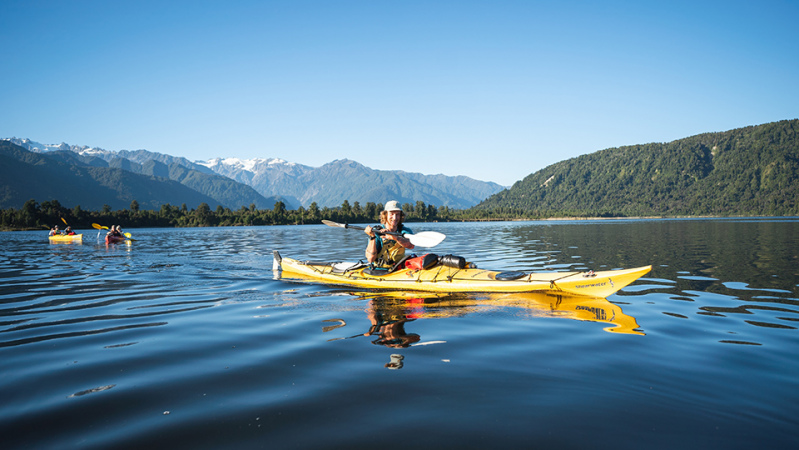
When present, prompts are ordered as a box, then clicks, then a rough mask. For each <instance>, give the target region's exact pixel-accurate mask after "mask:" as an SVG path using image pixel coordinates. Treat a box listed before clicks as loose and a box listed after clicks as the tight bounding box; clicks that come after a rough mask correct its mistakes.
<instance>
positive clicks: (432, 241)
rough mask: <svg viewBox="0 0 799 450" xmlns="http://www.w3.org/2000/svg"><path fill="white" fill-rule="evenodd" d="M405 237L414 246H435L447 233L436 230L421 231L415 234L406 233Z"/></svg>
mask: <svg viewBox="0 0 799 450" xmlns="http://www.w3.org/2000/svg"><path fill="white" fill-rule="evenodd" d="M405 237H406V238H408V240H409V241H411V244H413V245H414V247H428V248H429V247H435V246H436V245H438V244H440V243H441V241H443V240H444V239H445V238H446V237H447V235H445V234H444V233H439V232H438V231H422V232H421V233H417V234H406V235H405Z"/></svg>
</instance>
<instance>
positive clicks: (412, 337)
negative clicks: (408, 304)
mask: <svg viewBox="0 0 799 450" xmlns="http://www.w3.org/2000/svg"><path fill="white" fill-rule="evenodd" d="M366 315H367V317H368V318H369V322H371V323H372V326H371V327H370V328H369V331H367V332H366V333H364V334H363V335H364V336H375V335H376V336H377V339H375V340H374V341H372V344H375V345H384V346H386V347H391V348H405V347H409V346H410V345H411V344H413V343H415V342H419V339H420V336H419V335H418V334H416V333H408V332H406V331H405V324H406V323H407V322H411V321H414V320H416V319H413V318H410V317H408V315H407V314H405V313H404V311H402V310H398V309H389V310H381V308H380V307H379V305H378V304H375V300H371V301H370V302H369V307H368V308H367V309H366Z"/></svg>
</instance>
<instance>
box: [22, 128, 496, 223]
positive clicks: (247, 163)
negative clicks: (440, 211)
mask: <svg viewBox="0 0 799 450" xmlns="http://www.w3.org/2000/svg"><path fill="white" fill-rule="evenodd" d="M7 140H8V141H10V142H12V143H14V144H16V145H19V146H21V147H23V148H25V149H27V150H29V151H32V152H36V153H48V152H55V151H71V152H74V153H77V154H79V155H81V156H82V157H84V158H99V159H102V160H103V161H106V162H107V164H108V166H109V167H115V168H120V169H123V170H128V171H133V172H136V173H143V174H148V175H155V176H161V177H168V178H170V179H173V180H176V181H180V182H181V183H183V184H187V185H191V186H192V187H193V188H197V185H198V184H199V185H206V184H207V183H205V182H201V183H198V181H197V180H198V178H202V177H200V175H199V174H205V175H206V176H211V175H213V176H222V177H225V178H226V179H229V180H232V181H234V182H237V183H240V184H243V185H246V186H247V187H249V188H251V189H254V190H255V191H256V192H257V194H259V195H260V196H262V197H264V198H266V199H269V200H268V201H272V200H271V199H274V198H279V199H281V200H282V201H284V203H286V206H288V207H289V208H292V209H293V208H296V207H298V206H300V205H303V206H306V207H307V206H309V205H310V204H311V203H314V202H315V203H316V204H317V205H318V206H319V207H325V206H327V207H337V206H340V205H341V204H342V203H343V202H344V200H348V201H350V202H355V201H357V202H361V203H366V202H374V203H385V202H386V201H387V200H390V199H393V200H397V201H399V202H400V203H412V204H415V203H416V202H417V201H422V202H424V203H426V204H428V205H435V206H447V207H450V208H459V209H464V208H469V207H472V206H474V205H476V204H478V203H479V202H481V201H482V200H484V199H486V198H488V197H489V196H491V195H493V194H495V193H497V192H499V191H501V190H503V189H504V188H503V187H502V186H500V185H498V184H496V183H490V182H484V181H478V180H474V179H471V178H468V177H463V176H458V177H450V176H444V175H424V174H421V173H408V172H403V171H384V170H374V169H370V168H368V167H366V166H363V165H362V164H359V163H357V162H356V161H350V160H346V159H343V160H336V161H332V162H330V163H327V164H325V165H323V166H321V167H311V166H306V165H302V164H297V163H293V162H289V161H286V160H283V159H279V158H253V159H242V158H234V157H229V158H214V159H210V160H208V161H194V162H192V161H189V160H188V159H186V158H183V157H176V156H171V155H166V154H162V153H155V152H150V151H147V150H119V151H108V150H104V149H101V148H96V147H88V146H76V145H68V144H66V143H61V144H58V145H44V144H40V143H38V142H34V141H31V140H30V139H17V138H11V139H7ZM187 171H190V172H187ZM191 174H195V175H191ZM215 186H216V187H215V188H214V189H210V188H208V189H207V193H208V194H211V193H216V195H217V196H219V195H222V194H219V191H220V188H219V186H218V182H217V183H215ZM230 189H231V188H226V190H230ZM219 201H220V203H222V204H230V203H231V202H235V201H236V200H234V199H231V198H225V199H224V201H223V199H222V198H220V199H219ZM256 203H262V201H258V202H256ZM245 205H249V203H246V204H245ZM238 206H241V205H236V207H238ZM271 206H272V205H268V206H267V207H271ZM258 207H262V205H260V204H258Z"/></svg>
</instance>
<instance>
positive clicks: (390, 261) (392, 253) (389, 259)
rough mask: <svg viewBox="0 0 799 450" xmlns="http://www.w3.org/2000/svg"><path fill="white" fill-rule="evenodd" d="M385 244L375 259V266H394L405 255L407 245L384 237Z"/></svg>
mask: <svg viewBox="0 0 799 450" xmlns="http://www.w3.org/2000/svg"><path fill="white" fill-rule="evenodd" d="M382 241H383V245H382V247H381V248H380V252H379V253H378V254H377V259H375V263H374V264H375V266H378V267H392V266H394V264H396V263H397V262H399V260H401V259H402V258H404V257H405V247H403V246H402V245H400V243H399V242H397V241H394V240H391V239H382Z"/></svg>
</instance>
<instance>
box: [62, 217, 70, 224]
mask: <svg viewBox="0 0 799 450" xmlns="http://www.w3.org/2000/svg"><path fill="white" fill-rule="evenodd" d="M61 221H62V222H64V225H66V226H69V224H68V223H67V219H65V218H63V217H62V218H61Z"/></svg>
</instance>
